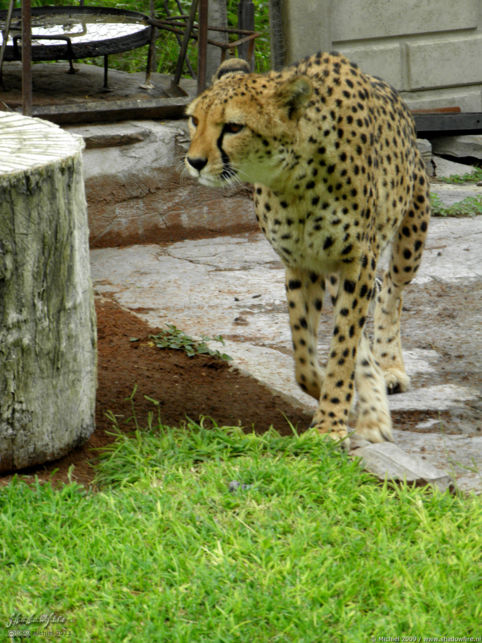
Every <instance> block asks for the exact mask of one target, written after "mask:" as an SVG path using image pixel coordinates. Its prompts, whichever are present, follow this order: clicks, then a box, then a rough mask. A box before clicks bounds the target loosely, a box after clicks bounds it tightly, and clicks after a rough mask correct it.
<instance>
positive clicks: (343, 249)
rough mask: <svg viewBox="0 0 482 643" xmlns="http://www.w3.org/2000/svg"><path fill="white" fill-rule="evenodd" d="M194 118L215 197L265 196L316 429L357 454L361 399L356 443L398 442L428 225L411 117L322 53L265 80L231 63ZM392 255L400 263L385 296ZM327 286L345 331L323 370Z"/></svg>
mask: <svg viewBox="0 0 482 643" xmlns="http://www.w3.org/2000/svg"><path fill="white" fill-rule="evenodd" d="M187 115H188V117H189V127H190V133H191V145H190V148H189V151H188V154H187V156H186V159H185V164H186V167H187V169H188V171H189V173H190V175H191V176H193V177H196V178H197V179H198V180H199V181H200V182H201V183H203V184H204V185H209V186H222V185H226V184H228V183H233V182H236V181H243V182H245V181H246V182H249V183H252V184H254V201H255V209H256V217H257V219H258V222H259V225H260V226H261V229H262V230H263V232H264V234H265V235H266V238H267V239H268V241H269V242H270V243H271V245H272V246H273V248H274V249H275V250H276V252H277V253H278V255H279V256H280V257H281V259H282V261H283V263H284V265H285V268H286V293H287V300H288V311H289V317H290V326H291V334H292V339H293V349H294V360H295V371H296V380H297V382H298V384H299V386H300V387H301V388H302V389H303V390H304V391H305V392H306V393H309V394H310V395H312V396H313V397H315V398H316V399H317V400H318V401H319V404H318V408H317V410H316V412H315V414H314V417H313V424H312V426H313V427H315V429H316V430H317V431H319V432H320V433H321V434H327V435H329V436H331V437H333V438H335V439H337V440H343V441H344V442H345V444H346V443H347V435H348V432H349V423H350V422H351V415H350V409H352V407H353V406H354V402H355V391H356V394H357V399H358V402H357V414H356V420H355V432H356V434H358V435H361V436H363V437H364V438H366V439H368V440H370V441H372V442H381V441H383V440H391V437H392V430H391V419H390V412H389V409H388V400H387V391H388V392H389V393H395V392H400V391H405V390H406V389H407V388H408V386H409V378H408V376H407V374H406V372H405V367H404V363H403V357H402V349H401V341H400V313H401V308H402V292H403V289H404V288H405V286H406V285H407V284H408V283H410V281H411V280H412V279H413V277H414V275H415V273H416V271H417V269H418V266H419V264H420V260H421V256H422V250H423V246H424V242H425V236H426V232H427V226H428V220H429V217H430V201H429V185H428V181H427V177H426V174H425V169H424V165H423V162H422V159H421V156H420V154H419V152H418V150H417V147H416V134H415V128H414V123H413V119H412V116H411V114H410V112H409V111H408V109H407V107H406V105H405V104H404V103H403V101H402V99H401V98H400V96H399V95H398V93H397V92H396V91H395V90H394V89H393V88H392V87H390V86H389V85H388V84H387V83H385V82H383V81H382V80H379V79H376V78H374V77H371V76H369V75H367V74H364V73H363V72H362V71H361V70H360V69H359V68H358V67H357V66H356V65H355V64H353V63H350V61H348V60H347V59H346V58H344V57H343V56H339V55H337V54H322V53H319V54H316V55H315V56H311V57H308V58H305V59H304V60H302V61H300V62H299V63H297V64H295V65H292V66H290V67H287V68H286V69H284V70H282V71H280V72H269V73H267V74H251V73H247V70H246V69H245V68H244V67H243V66H242V65H240V64H237V63H233V62H232V61H230V62H229V63H223V65H221V67H220V69H219V70H218V72H217V74H216V75H215V77H214V84H213V85H212V86H211V87H210V88H209V89H207V90H206V91H205V92H204V93H203V94H201V95H200V96H199V97H198V98H196V99H195V100H194V101H193V102H192V103H191V104H190V105H189V107H188V109H187ZM386 246H390V252H391V255H390V262H389V266H388V269H387V271H386V273H385V275H384V276H383V280H382V282H381V286H380V287H379V288H378V289H377V288H376V286H375V283H376V282H375V276H376V270H377V265H378V260H379V258H380V255H381V253H382V251H383V250H384V248H385V247H386ZM325 288H327V289H328V290H329V292H330V294H331V296H332V300H333V306H334V328H333V335H332V338H331V345H330V352H329V357H328V360H327V364H326V366H325V368H324V369H322V368H321V367H320V365H319V363H318V358H317V337H318V325H319V320H320V314H321V311H322V306H323V300H324V294H325ZM370 303H373V304H374V312H373V316H374V330H373V338H372V340H371V341H370V340H369V339H368V337H367V335H366V333H365V332H364V327H365V322H366V318H367V314H368V308H369V305H370Z"/></svg>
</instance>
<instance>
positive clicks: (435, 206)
mask: <svg viewBox="0 0 482 643" xmlns="http://www.w3.org/2000/svg"><path fill="white" fill-rule="evenodd" d="M430 203H431V205H432V214H433V216H439V217H475V216H477V215H481V214H482V196H480V195H477V196H468V197H467V198H465V199H464V200H463V201H458V202H457V203H453V204H452V205H449V206H445V205H444V204H443V203H442V199H441V198H440V197H439V196H438V194H434V193H431V194H430Z"/></svg>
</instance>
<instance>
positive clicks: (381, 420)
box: [350, 333, 393, 442]
mask: <svg viewBox="0 0 482 643" xmlns="http://www.w3.org/2000/svg"><path fill="white" fill-rule="evenodd" d="M355 386H356V391H357V394H358V404H357V410H358V414H357V416H358V417H357V419H356V424H355V427H356V428H355V434H356V435H359V436H361V437H363V438H365V439H366V440H369V441H370V442H392V441H393V437H392V420H391V417H390V410H389V408H388V399H387V394H386V388H385V378H384V374H383V372H382V370H381V368H380V366H379V365H378V364H377V362H376V360H375V358H374V356H373V354H372V351H371V349H370V343H369V340H368V338H367V337H366V335H365V333H363V335H362V336H361V339H360V344H359V347H358V352H357V361H356V369H355ZM353 415H354V413H353V409H352V412H351V413H350V422H351V421H352V418H353Z"/></svg>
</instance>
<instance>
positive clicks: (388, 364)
mask: <svg viewBox="0 0 482 643" xmlns="http://www.w3.org/2000/svg"><path fill="white" fill-rule="evenodd" d="M401 311H402V289H401V288H400V287H398V286H396V285H395V284H394V283H393V282H392V280H391V278H390V274H389V273H388V272H387V273H386V274H385V278H384V280H383V285H382V288H381V291H380V293H379V294H378V296H377V300H376V306H375V314H374V326H375V337H374V345H373V352H374V354H375V356H376V358H377V361H378V363H379V364H380V366H381V369H382V371H383V375H384V378H385V385H386V388H387V392H388V393H389V394H392V393H403V392H404V391H407V390H408V389H409V387H410V378H409V377H408V375H407V373H406V371H405V365H404V362H403V355H402V342H401V337H400V314H401Z"/></svg>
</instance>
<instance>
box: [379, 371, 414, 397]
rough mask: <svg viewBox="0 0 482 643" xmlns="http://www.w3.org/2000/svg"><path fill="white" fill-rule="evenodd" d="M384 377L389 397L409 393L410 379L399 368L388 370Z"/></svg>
mask: <svg viewBox="0 0 482 643" xmlns="http://www.w3.org/2000/svg"><path fill="white" fill-rule="evenodd" d="M383 375H384V377H385V385H386V387H387V393H388V394H389V395H393V394H395V393H403V392H404V391H408V389H409V387H410V378H409V377H408V375H407V374H406V373H405V371H402V370H400V369H398V368H390V369H387V370H386V371H385V372H384V373H383Z"/></svg>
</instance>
